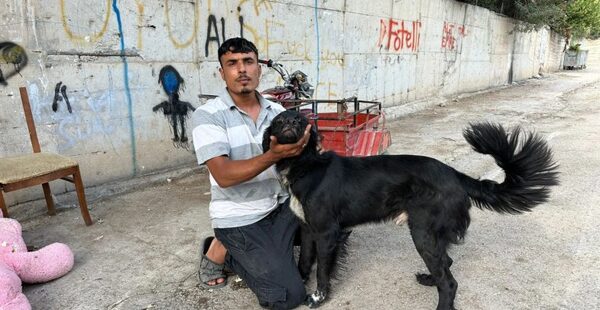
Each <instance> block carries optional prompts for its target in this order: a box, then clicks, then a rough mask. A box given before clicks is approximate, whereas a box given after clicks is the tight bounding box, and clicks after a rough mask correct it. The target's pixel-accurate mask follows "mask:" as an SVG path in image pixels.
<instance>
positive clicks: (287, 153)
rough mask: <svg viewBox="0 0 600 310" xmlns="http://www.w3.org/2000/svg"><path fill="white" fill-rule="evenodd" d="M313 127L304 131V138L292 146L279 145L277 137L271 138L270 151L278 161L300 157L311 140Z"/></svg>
mask: <svg viewBox="0 0 600 310" xmlns="http://www.w3.org/2000/svg"><path fill="white" fill-rule="evenodd" d="M311 127H312V126H311V125H310V124H308V126H306V129H305V130H304V136H302V138H301V139H300V140H298V142H296V143H292V144H279V143H277V138H276V137H275V136H271V145H270V146H269V151H271V152H272V153H273V155H275V157H276V158H277V160H279V159H282V158H286V157H293V156H298V155H300V153H302V150H303V149H304V147H306V144H307V143H308V140H309V139H310V128H311Z"/></svg>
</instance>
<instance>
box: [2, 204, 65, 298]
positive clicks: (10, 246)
mask: <svg viewBox="0 0 600 310" xmlns="http://www.w3.org/2000/svg"><path fill="white" fill-rule="evenodd" d="M71 268H73V252H71V249H69V247H68V246H67V245H65V244H62V243H53V244H51V245H48V246H46V247H43V248H41V249H39V250H37V251H34V252H27V246H26V245H25V241H23V238H22V237H21V225H20V224H19V222H17V221H16V220H13V219H9V218H3V216H2V211H0V310H4V309H7V310H8V309H11V310H12V309H15V310H17V309H18V310H21V309H31V305H30V304H29V301H28V300H27V297H25V295H23V292H22V288H21V281H23V282H25V283H42V282H46V281H50V280H53V279H56V278H60V277H62V276H63V275H65V274H66V273H67V272H69V270H71Z"/></svg>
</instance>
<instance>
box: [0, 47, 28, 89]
mask: <svg viewBox="0 0 600 310" xmlns="http://www.w3.org/2000/svg"><path fill="white" fill-rule="evenodd" d="M26 65H27V54H26V53H25V49H23V48H22V47H21V46H19V45H18V44H15V43H13V42H0V85H2V86H7V85H8V82H7V80H8V79H10V78H11V77H12V76H14V75H16V74H19V75H20V74H21V69H23V68H24V67H25V66H26ZM3 70H4V71H3Z"/></svg>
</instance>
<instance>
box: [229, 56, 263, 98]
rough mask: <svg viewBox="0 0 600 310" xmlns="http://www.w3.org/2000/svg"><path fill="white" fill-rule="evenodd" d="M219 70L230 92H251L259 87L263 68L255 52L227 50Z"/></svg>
mask: <svg viewBox="0 0 600 310" xmlns="http://www.w3.org/2000/svg"><path fill="white" fill-rule="evenodd" d="M219 72H220V73H221V78H222V79H223V81H225V84H227V88H228V89H229V91H230V92H232V93H234V94H249V93H253V92H254V91H255V90H256V88H257V87H258V81H259V79H260V74H261V68H260V65H259V64H258V59H257V57H256V54H255V53H254V52H250V53H232V52H227V53H225V54H223V56H221V68H219Z"/></svg>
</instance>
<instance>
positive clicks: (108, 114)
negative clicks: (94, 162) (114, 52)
mask: <svg viewBox="0 0 600 310" xmlns="http://www.w3.org/2000/svg"><path fill="white" fill-rule="evenodd" d="M107 78H108V88H107V89H102V90H99V91H92V92H90V91H88V90H87V89H85V88H84V89H83V90H82V91H79V92H77V93H75V92H74V93H72V94H71V96H70V97H69V101H70V102H71V103H73V104H74V105H75V106H78V107H80V108H78V109H76V110H75V113H67V112H68V108H67V109H64V108H62V107H60V106H59V107H58V109H57V111H56V112H55V113H49V110H50V108H49V106H48V102H51V101H53V98H55V97H56V87H55V89H54V90H55V91H54V93H53V92H51V91H49V92H46V91H44V89H45V87H44V86H42V85H40V84H39V82H38V83H28V85H27V89H28V93H29V98H30V100H31V110H32V114H33V117H34V120H35V122H36V123H38V124H46V126H39V128H40V130H49V131H51V132H52V133H53V134H55V135H56V143H57V150H58V151H59V152H61V153H62V152H66V151H68V150H70V149H72V148H74V147H76V146H77V145H79V144H80V143H82V142H86V141H90V140H95V139H104V141H106V142H107V143H106V144H107V145H112V146H113V149H114V150H115V152H116V149H117V148H120V147H122V146H121V145H116V146H115V143H117V144H118V143H119V141H121V140H120V139H117V138H115V137H114V133H115V132H116V131H117V130H118V129H119V128H118V126H120V120H119V118H120V115H121V114H122V112H120V108H119V106H120V105H119V103H120V102H123V100H124V99H123V98H115V93H116V92H115V88H114V85H113V78H112V71H111V70H110V69H109V70H108V76H107ZM62 86H64V84H62V85H61V87H60V88H61V89H62ZM65 93H66V88H65ZM60 95H61V94H60V90H59V96H60ZM59 105H60V104H59Z"/></svg>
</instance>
